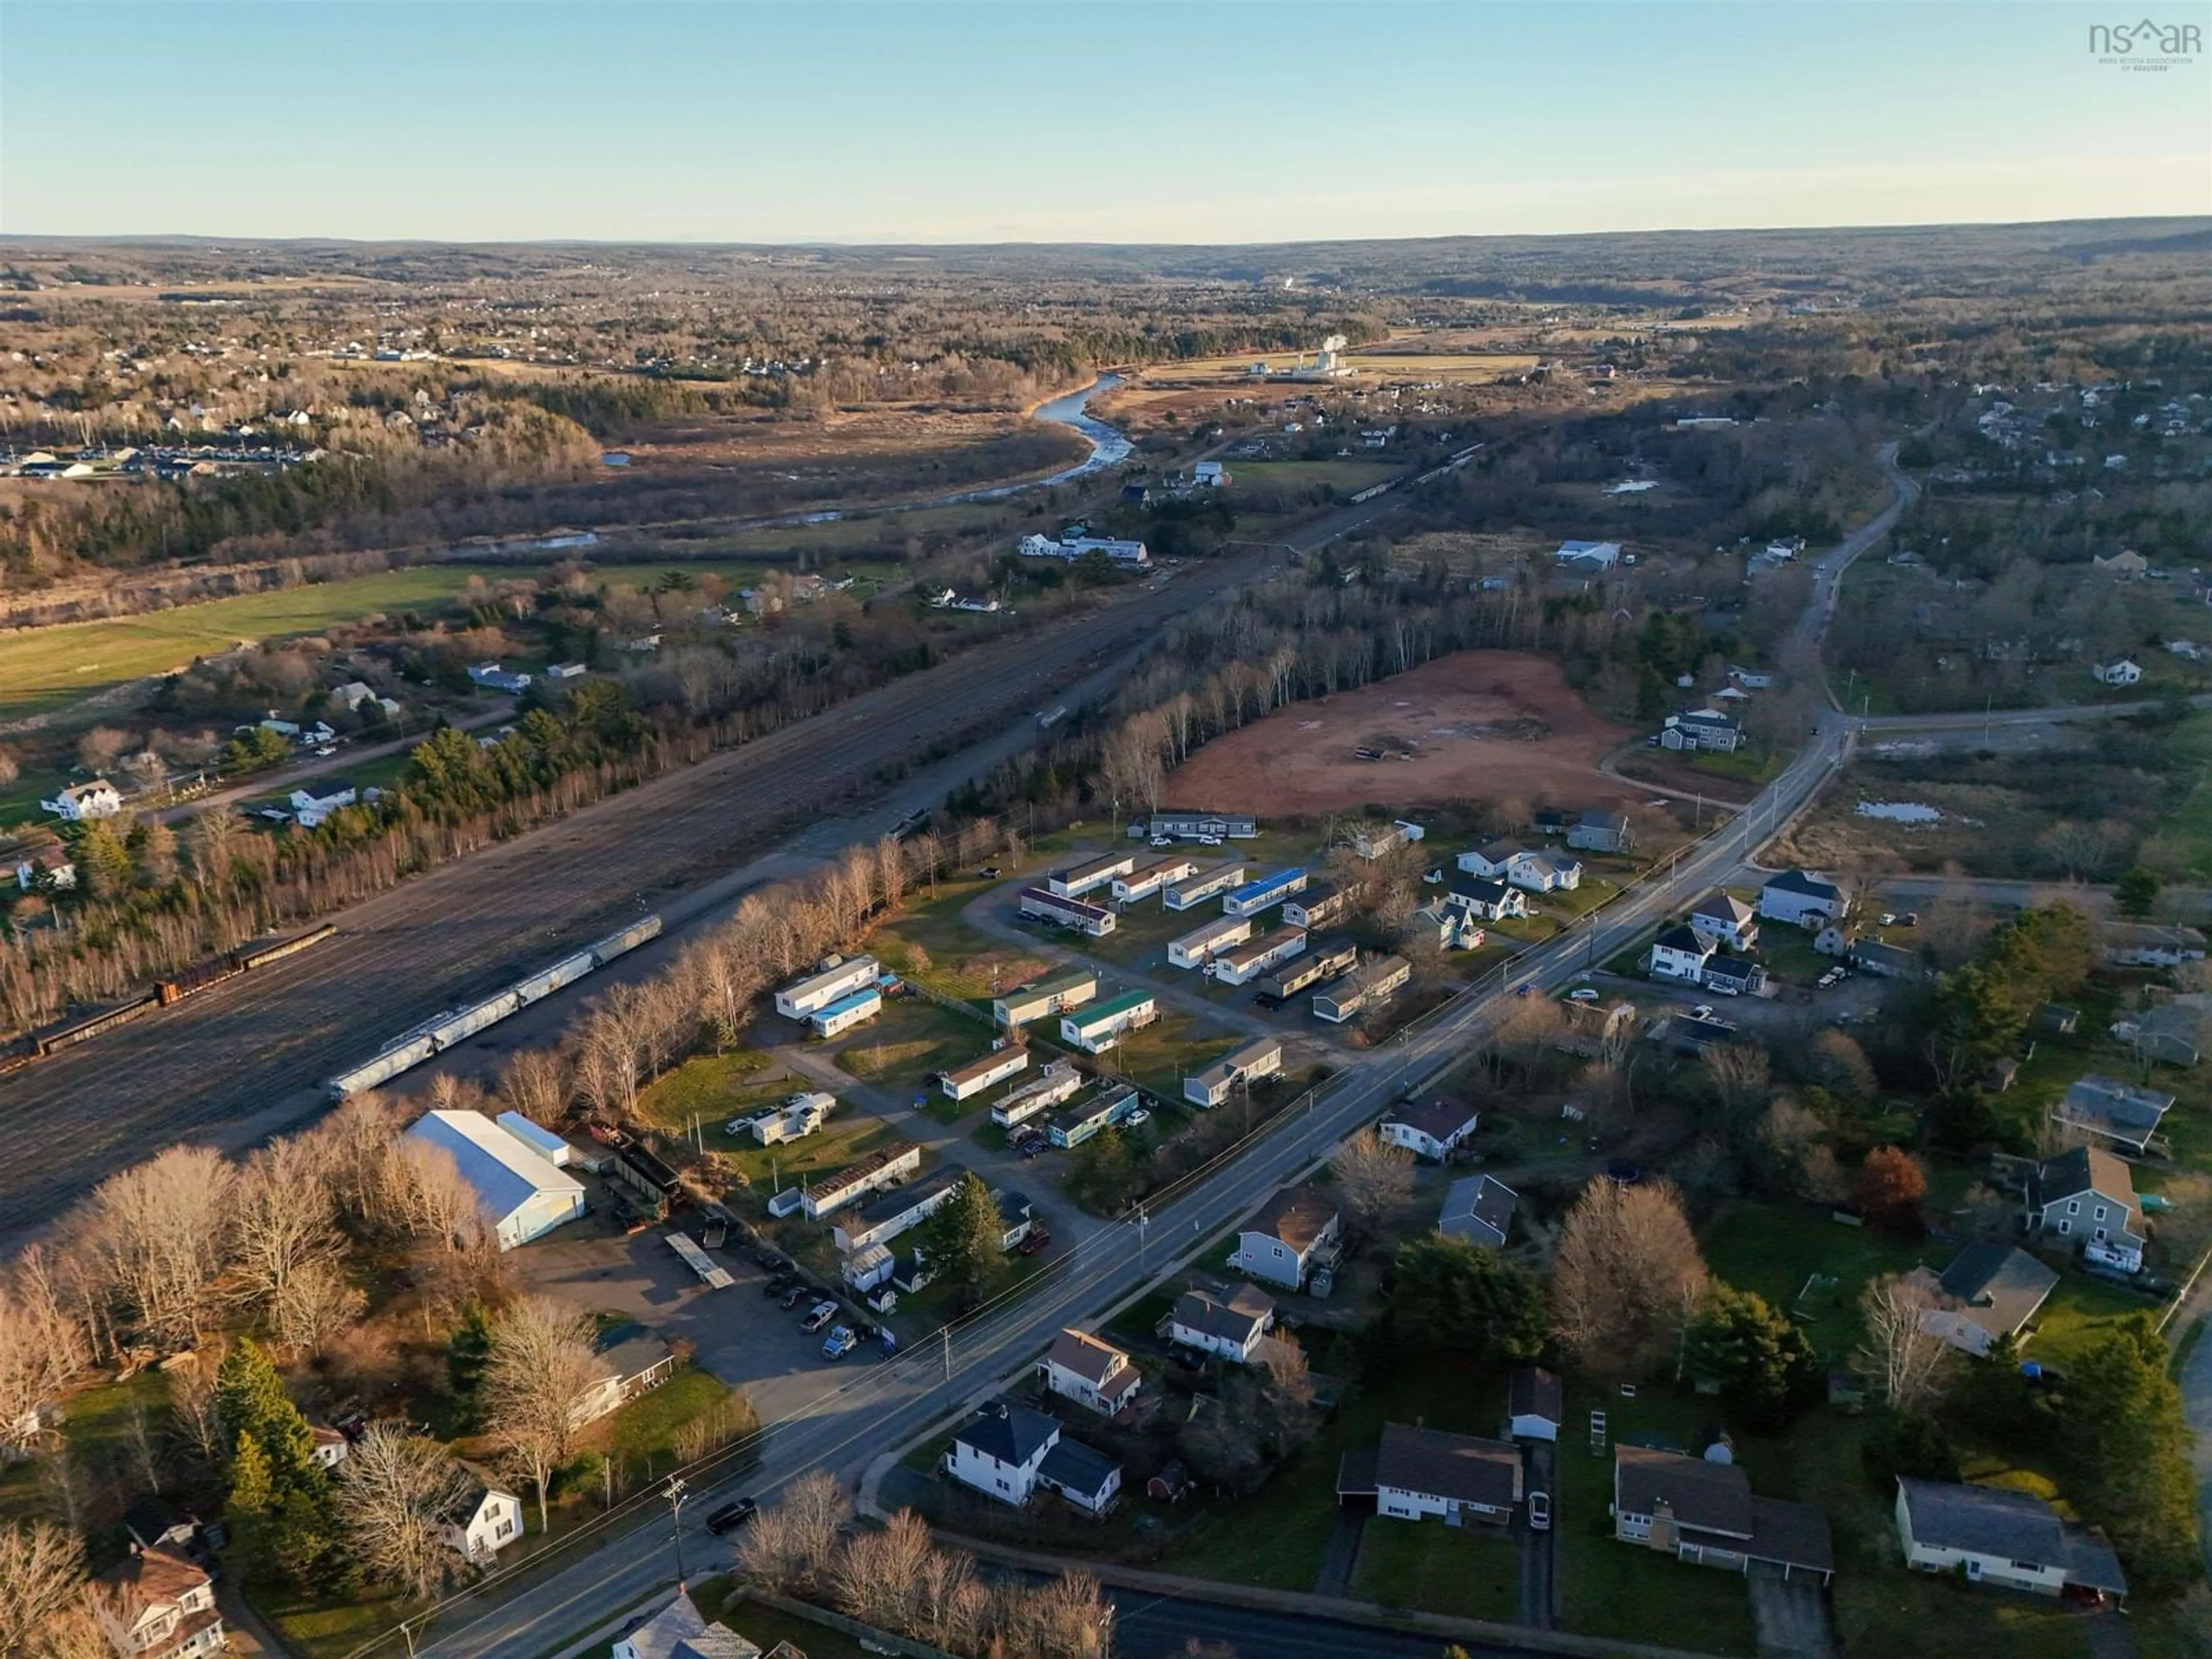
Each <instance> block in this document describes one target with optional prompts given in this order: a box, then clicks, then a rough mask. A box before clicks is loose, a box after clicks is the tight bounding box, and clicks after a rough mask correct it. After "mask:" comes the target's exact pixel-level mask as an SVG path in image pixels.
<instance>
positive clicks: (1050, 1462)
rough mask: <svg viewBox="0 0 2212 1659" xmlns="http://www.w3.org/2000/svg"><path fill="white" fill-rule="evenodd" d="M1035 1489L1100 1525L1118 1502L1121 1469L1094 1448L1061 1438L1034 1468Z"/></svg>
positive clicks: (1113, 1460)
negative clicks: (1070, 1505)
mask: <svg viewBox="0 0 2212 1659" xmlns="http://www.w3.org/2000/svg"><path fill="white" fill-rule="evenodd" d="M1037 1485H1038V1486H1039V1487H1041V1488H1042V1489H1043V1490H1044V1491H1046V1492H1051V1493H1053V1494H1054V1496H1055V1497H1057V1498H1060V1499H1061V1500H1062V1501H1063V1502H1066V1503H1068V1504H1073V1506H1074V1507H1075V1508H1077V1509H1078V1510H1081V1511H1082V1512H1083V1513H1084V1514H1085V1515H1087V1516H1090V1517H1091V1519H1092V1520H1093V1521H1103V1520H1104V1519H1105V1518H1106V1517H1107V1516H1109V1514H1111V1513H1112V1512H1113V1509H1114V1505H1115V1504H1116V1503H1118V1502H1120V1501H1121V1464H1120V1463H1119V1462H1116V1461H1115V1459H1113V1458H1111V1457H1109V1456H1108V1455H1106V1454H1105V1453H1104V1452H1103V1451H1100V1450H1098V1449H1097V1448H1096V1447H1092V1446H1086V1445H1085V1444H1084V1443H1082V1442H1081V1441H1080V1440H1070V1439H1067V1438H1066V1437H1064V1436H1063V1437H1061V1438H1060V1439H1058V1440H1056V1441H1054V1443H1053V1447H1052V1449H1051V1450H1050V1451H1048V1452H1047V1453H1046V1454H1045V1455H1044V1462H1042V1463H1040V1464H1038V1465H1037Z"/></svg>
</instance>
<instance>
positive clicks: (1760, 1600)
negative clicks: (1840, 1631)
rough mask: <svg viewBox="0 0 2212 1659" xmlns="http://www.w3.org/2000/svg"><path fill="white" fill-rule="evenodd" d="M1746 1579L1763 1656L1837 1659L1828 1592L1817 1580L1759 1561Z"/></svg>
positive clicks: (1752, 1565) (1761, 1657)
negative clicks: (1784, 1575) (1829, 1614)
mask: <svg viewBox="0 0 2212 1659" xmlns="http://www.w3.org/2000/svg"><path fill="white" fill-rule="evenodd" d="M1745 1580H1746V1589H1747V1591H1748V1592H1749V1594H1750V1596H1751V1618H1752V1623H1753V1625H1754V1626H1757V1627H1758V1631H1759V1659H1834V1655H1835V1652H1836V1632H1835V1628H1834V1626H1833V1625H1832V1623H1831V1622H1830V1621H1829V1618H1828V1592H1827V1591H1826V1589H1823V1588H1822V1587H1821V1586H1820V1583H1818V1582H1817V1581H1815V1580H1814V1579H1813V1578H1811V1577H1796V1576H1792V1577H1788V1578H1785V1577H1783V1576H1782V1574H1781V1573H1779V1572H1778V1571H1775V1570H1774V1569H1772V1568H1771V1567H1768V1566H1765V1565H1763V1564H1762V1563H1759V1562H1757V1561H1754V1562H1753V1563H1752V1564H1751V1571H1749V1572H1748V1573H1747V1574H1746V1575H1745Z"/></svg>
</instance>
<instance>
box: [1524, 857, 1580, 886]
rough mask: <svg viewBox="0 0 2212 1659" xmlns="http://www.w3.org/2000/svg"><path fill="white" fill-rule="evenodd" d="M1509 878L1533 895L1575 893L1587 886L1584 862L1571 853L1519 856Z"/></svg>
mask: <svg viewBox="0 0 2212 1659" xmlns="http://www.w3.org/2000/svg"><path fill="white" fill-rule="evenodd" d="M1505 879H1506V882H1507V884H1509V885H1510V886H1514V887H1518V888H1522V889H1523V890H1526V891H1528V892H1531V893H1558V892H1572V891H1573V890H1575V889H1576V888H1577V887H1580V886H1581V885H1582V884H1583V861H1582V860H1580V859H1578V858H1576V857H1574V856H1573V855H1572V854H1567V853H1535V852H1523V853H1517V854H1515V855H1514V857H1513V860H1512V861H1511V862H1510V864H1508V865H1507V866H1505Z"/></svg>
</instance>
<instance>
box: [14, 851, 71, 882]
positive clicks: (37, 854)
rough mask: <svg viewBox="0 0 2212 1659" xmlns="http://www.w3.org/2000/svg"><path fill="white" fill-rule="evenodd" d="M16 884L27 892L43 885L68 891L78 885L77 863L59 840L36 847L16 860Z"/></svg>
mask: <svg viewBox="0 0 2212 1659" xmlns="http://www.w3.org/2000/svg"><path fill="white" fill-rule="evenodd" d="M15 885H16V886H18V887H20V888H21V889H22V890H24V891H25V892H27V893H29V892H34V891H36V890H38V889H40V888H41V887H51V888H55V889H58V890H63V891H67V890H70V888H73V887H75V886H76V863H75V861H74V860H71V859H70V855H69V849H68V848H64V846H63V845H62V844H61V843H60V842H47V843H46V845H45V846H43V847H34V848H32V849H31V850H30V851H29V852H27V853H26V854H23V856H22V857H21V858H19V859H17V860H15Z"/></svg>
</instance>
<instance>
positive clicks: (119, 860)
mask: <svg viewBox="0 0 2212 1659" xmlns="http://www.w3.org/2000/svg"><path fill="white" fill-rule="evenodd" d="M75 859H76V869H77V876H78V878H79V879H80V880H82V882H83V883H84V886H85V890H86V891H87V892H88V893H90V894H91V895H92V896H93V897H94V898H96V899H117V898H120V897H122V896H124V895H125V893H128V892H129V891H130V890H131V887H132V885H133V884H135V883H136V882H137V869H136V868H135V867H134V866H132V864H131V853H130V849H129V848H126V847H125V846H124V844H123V837H122V836H119V835H118V834H117V833H116V830H115V826H114V825H113V824H112V823H107V822H106V820H105V819H98V820H95V821H94V822H93V823H88V824H86V825H85V826H84V827H83V828H82V829H79V830H78V831H77V837H76V853H75Z"/></svg>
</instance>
